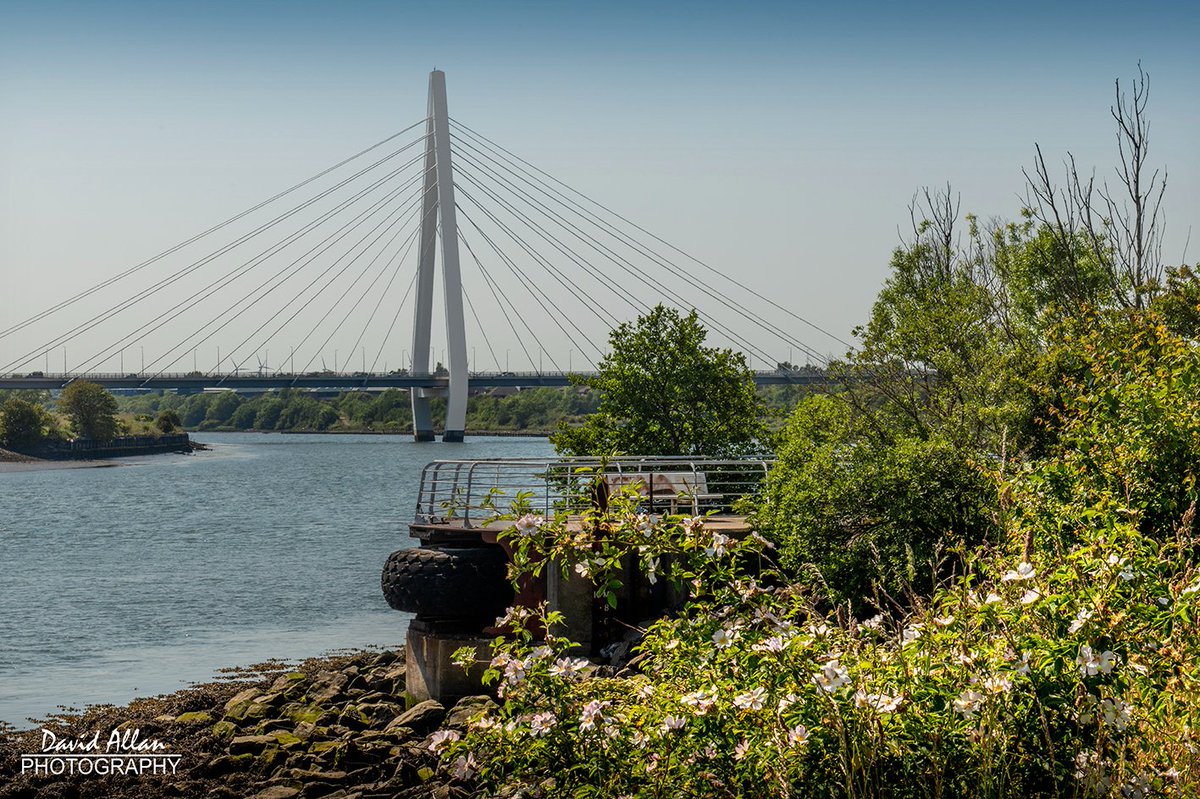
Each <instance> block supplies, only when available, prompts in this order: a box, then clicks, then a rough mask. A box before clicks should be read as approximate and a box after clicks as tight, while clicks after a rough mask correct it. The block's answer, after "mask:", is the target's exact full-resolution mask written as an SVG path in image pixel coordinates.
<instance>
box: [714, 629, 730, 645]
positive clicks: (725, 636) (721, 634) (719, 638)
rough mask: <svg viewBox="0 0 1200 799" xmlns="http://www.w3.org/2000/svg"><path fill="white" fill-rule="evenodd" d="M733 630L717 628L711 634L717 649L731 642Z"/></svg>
mask: <svg viewBox="0 0 1200 799" xmlns="http://www.w3.org/2000/svg"><path fill="white" fill-rule="evenodd" d="M733 635H734V631H733V630H732V629H730V630H725V629H719V630H717V631H716V632H715V633H713V634H712V642H713V643H714V644H716V645H717V648H718V649H724V648H725V647H727V646H729V645H730V644H732V643H733Z"/></svg>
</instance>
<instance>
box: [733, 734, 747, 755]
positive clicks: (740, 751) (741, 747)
mask: <svg viewBox="0 0 1200 799" xmlns="http://www.w3.org/2000/svg"><path fill="white" fill-rule="evenodd" d="M749 752H750V742H749V741H747V740H746V739H745V738H743V739H742V740H741V742H740V743H739V744H738V745H737V746H735V747H733V759H734V760H741V759H743V758H744V757H745V756H746V755H747V754H748V753H749Z"/></svg>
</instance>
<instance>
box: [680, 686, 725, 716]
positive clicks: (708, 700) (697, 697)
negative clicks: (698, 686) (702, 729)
mask: <svg viewBox="0 0 1200 799" xmlns="http://www.w3.org/2000/svg"><path fill="white" fill-rule="evenodd" d="M679 701H680V702H681V703H682V704H683V705H684V706H685V707H690V708H691V709H692V712H693V713H695V714H696V715H697V716H703V715H706V714H707V713H708V711H710V710H712V709H713V707H714V706H715V705H716V704H717V698H716V693H715V692H712V691H704V690H699V691H692V692H691V693H690V694H684V695H683V696H682V697H680V699H679Z"/></svg>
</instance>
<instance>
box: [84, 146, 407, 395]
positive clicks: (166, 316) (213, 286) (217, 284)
mask: <svg viewBox="0 0 1200 799" xmlns="http://www.w3.org/2000/svg"><path fill="white" fill-rule="evenodd" d="M416 160H419V157H418V158H417V159H413V160H412V161H410V162H409V164H406V165H404V166H401V167H399V168H397V169H395V170H393V171H392V172H390V173H388V174H387V175H385V176H383V177H382V178H379V179H377V180H376V181H375V182H374V183H372V184H370V185H369V186H367V187H366V188H365V189H361V190H360V191H358V192H357V193H356V194H354V195H352V196H351V197H350V198H348V199H346V200H343V201H342V202H341V203H340V204H339V205H337V206H335V207H334V208H332V209H330V210H328V211H326V212H324V213H323V214H321V215H320V216H319V217H317V218H316V219H315V220H312V221H311V222H309V223H307V224H306V225H304V226H303V227H302V228H301V229H300V230H299V231H297V232H294V233H292V234H290V235H289V236H288V237H286V238H285V239H284V241H283V242H282V243H276V244H274V245H272V246H270V247H268V248H267V249H265V250H263V251H262V252H260V253H259V254H258V255H256V256H254V257H253V258H251V259H250V260H248V261H246V262H244V263H242V264H241V265H240V266H238V267H235V268H234V269H232V270H230V271H228V272H226V273H225V274H223V275H221V276H220V277H218V278H217V279H215V280H213V281H211V282H210V283H208V284H207V285H206V286H204V287H203V288H201V289H200V290H198V291H196V292H194V293H193V294H191V295H190V296H189V297H186V298H185V299H184V300H182V301H181V302H179V303H177V304H176V305H174V306H173V307H171V308H168V309H167V310H166V311H163V312H162V313H160V314H159V315H158V316H156V317H155V318H154V319H151V320H150V321H149V322H147V323H145V324H143V325H142V326H141V327H139V328H137V329H135V330H134V331H133V332H132V333H130V334H127V335H126V336H124V337H123V338H121V339H119V340H118V341H117V342H116V343H115V344H112V345H109V346H108V347H105V348H104V349H102V350H101V351H100V352H98V353H97V354H96V355H94V356H92V357H91V358H89V359H86V360H85V361H84V362H82V363H81V365H80V367H78V368H79V369H85V368H86V367H87V365H91V364H99V363H101V362H103V361H104V360H107V359H108V358H111V357H112V355H113V354H115V352H116V351H117V350H119V349H121V348H123V347H124V346H127V345H128V343H129V342H131V341H135V340H137V339H138V338H142V337H144V335H147V334H149V333H153V332H155V331H157V330H159V329H161V328H162V327H163V326H164V325H166V324H167V323H169V322H170V321H172V320H173V319H174V318H175V316H174V314H175V311H177V310H179V309H180V308H182V307H184V306H186V305H189V304H194V303H195V302H197V301H199V300H203V299H207V298H208V297H211V296H212V295H213V294H215V293H216V292H217V291H220V290H221V289H222V288H224V287H226V286H228V285H230V284H231V283H233V282H234V281H235V280H237V279H238V278H240V277H242V276H243V275H245V274H248V273H249V272H250V271H251V270H252V269H254V268H255V267H257V266H258V265H259V264H262V263H264V262H265V261H266V260H267V259H268V258H270V257H271V256H274V255H276V254H278V253H280V252H282V251H283V250H284V249H286V248H287V247H288V246H289V245H291V244H293V243H295V242H296V241H299V240H300V239H301V238H302V237H304V236H305V235H307V234H308V233H310V232H311V231H313V230H315V229H317V228H318V227H319V226H320V225H322V224H324V223H325V222H326V221H328V220H329V219H331V218H332V217H333V216H334V215H335V214H337V213H339V212H341V211H342V210H345V209H346V208H348V207H350V206H351V205H353V204H354V203H356V202H358V201H359V200H361V199H362V198H364V197H366V196H367V195H369V194H370V193H371V192H373V191H374V190H375V189H377V188H378V187H380V186H382V185H383V184H384V183H386V182H387V181H389V180H391V179H392V178H393V177H395V176H396V175H398V174H400V173H401V172H402V171H404V170H405V169H406V168H407V167H408V166H409V165H411V164H412V163H415V162H416ZM333 235H336V233H335V234H333ZM332 237H333V236H330V237H327V238H326V239H324V240H323V241H322V242H320V243H318V244H317V245H315V246H314V247H313V248H311V249H309V250H308V252H306V253H305V255H308V254H310V253H312V252H313V251H314V250H316V249H317V248H318V247H320V246H321V244H323V243H325V242H326V241H329V239H330V238H332ZM303 258H304V255H302V256H300V258H298V259H296V260H294V261H292V262H291V264H289V265H288V266H285V267H284V268H283V269H280V270H279V271H277V272H276V273H275V274H274V275H273V276H271V277H270V278H268V279H267V280H266V281H264V282H262V283H260V284H259V285H258V286H257V287H255V288H254V289H252V290H251V291H249V292H247V293H246V294H245V295H244V296H243V297H242V299H240V300H239V301H238V302H237V303H235V304H234V305H233V306H231V307H230V308H229V309H227V310H226V311H223V312H222V313H221V314H219V315H217V316H216V317H214V318H213V319H212V320H210V321H209V322H206V323H205V324H204V325H202V326H201V327H200V329H199V330H198V331H196V332H194V333H192V334H190V335H188V336H187V337H185V338H184V339H183V341H181V342H179V343H178V344H176V345H174V346H173V347H171V348H170V349H168V350H167V351H166V352H164V353H163V354H162V355H160V356H158V357H157V358H155V359H153V360H152V361H151V364H154V363H157V362H158V361H160V360H162V359H163V358H165V357H167V356H168V355H170V354H171V353H172V352H174V351H175V350H176V349H178V348H179V347H182V346H183V345H184V344H186V343H187V342H188V340H189V339H191V338H192V337H194V336H196V335H198V334H199V333H200V332H202V331H203V330H204V329H205V328H206V327H208V326H209V325H211V324H213V323H214V322H216V321H217V320H218V319H220V318H221V317H222V316H224V315H225V314H227V313H229V312H230V311H232V310H233V309H234V308H236V307H237V306H238V305H240V304H241V303H243V302H245V301H247V300H249V299H250V298H251V297H253V296H254V294H255V293H256V292H258V291H260V290H261V289H262V288H263V287H264V286H266V285H267V284H268V283H270V282H271V281H272V280H274V279H276V278H278V277H279V276H280V275H281V274H283V273H284V272H287V271H288V269H289V268H291V267H293V266H295V265H296V264H297V263H299V262H300V260H301V259H303ZM310 262H311V259H310V260H309V261H306V262H304V264H302V265H301V266H300V267H296V269H295V270H294V271H298V270H299V269H301V268H303V266H305V265H307V264H308V263H310ZM289 277H290V275H289ZM284 279H285V280H286V279H287V278H286V277H285V278H284ZM259 299H261V297H260V298H259ZM257 301H258V300H257V299H256V300H254V301H253V302H252V303H251V304H253V303H255V302H257ZM122 310H123V309H122ZM239 315H240V314H239ZM164 320H165V321H164ZM156 322H157V323H158V324H155V323H156ZM223 326H224V325H222V327H223ZM147 328H149V330H147ZM218 329H220V328H218ZM142 331H146V333H145V334H143V335H141V336H139V334H140V333H142ZM213 332H216V331H213ZM211 335H212V334H210V335H209V336H207V337H205V338H204V339H203V340H202V341H200V342H196V343H195V344H194V345H193V346H192V347H189V348H188V349H194V347H195V346H198V345H199V344H201V343H203V341H207V340H208V338H211ZM106 353H107V354H106ZM185 353H186V351H185ZM182 357H184V356H183V355H182V354H181V355H180V356H179V357H178V358H176V359H175V360H174V361H172V362H171V364H174V363H177V362H178V361H179V360H180V358H182ZM158 374H162V372H161V371H160V372H159V373H158Z"/></svg>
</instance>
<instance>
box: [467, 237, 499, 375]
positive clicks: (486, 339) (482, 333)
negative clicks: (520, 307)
mask: <svg viewBox="0 0 1200 799" xmlns="http://www.w3.org/2000/svg"><path fill="white" fill-rule="evenodd" d="M461 238H462V236H459V239H461ZM463 243H464V244H465V243H466V242H463ZM462 292H463V299H464V300H466V301H467V307H468V308H470V309H471V316H473V317H475V327H477V328H478V329H479V337H480V338H481V339H483V343H484V344H486V345H487V348H488V352H490V353H491V354H492V361H493V362H494V363H495V364H496V371H497V372H502V371H504V370H503V369H501V368H500V359H499V358H497V357H496V351H495V350H494V349H492V340H491V339H490V338H489V337H488V334H487V331H486V330H484V329H483V322H480V321H479V314H478V313H476V311H475V303H473V302H471V295H470V294H468V293H467V287H466V286H465V285H464V286H463V287H462ZM472 365H474V364H472ZM476 371H478V370H476Z"/></svg>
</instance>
